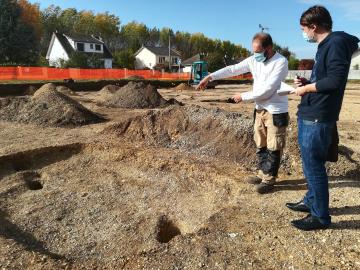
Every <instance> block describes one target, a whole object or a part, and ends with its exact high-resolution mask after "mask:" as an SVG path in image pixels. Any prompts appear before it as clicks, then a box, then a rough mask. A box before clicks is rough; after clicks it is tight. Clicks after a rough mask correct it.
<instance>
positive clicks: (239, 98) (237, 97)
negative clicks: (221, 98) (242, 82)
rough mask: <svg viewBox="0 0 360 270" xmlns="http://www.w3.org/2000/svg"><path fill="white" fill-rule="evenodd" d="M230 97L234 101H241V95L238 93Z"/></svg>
mask: <svg viewBox="0 0 360 270" xmlns="http://www.w3.org/2000/svg"><path fill="white" fill-rule="evenodd" d="M232 99H233V100H234V101H235V102H236V103H239V102H241V101H242V97H241V95H240V94H235V95H234V96H233V97H232Z"/></svg>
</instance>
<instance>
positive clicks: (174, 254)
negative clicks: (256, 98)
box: [0, 84, 360, 269]
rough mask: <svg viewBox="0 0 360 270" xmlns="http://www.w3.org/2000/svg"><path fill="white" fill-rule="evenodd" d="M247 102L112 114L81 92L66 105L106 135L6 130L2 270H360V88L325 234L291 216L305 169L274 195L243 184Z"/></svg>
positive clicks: (347, 111) (349, 112)
mask: <svg viewBox="0 0 360 270" xmlns="http://www.w3.org/2000/svg"><path fill="white" fill-rule="evenodd" d="M250 88H251V85H240V86H239V85H226V86H225V85H219V86H217V87H216V89H214V90H208V91H205V92H196V91H192V90H183V91H178V90H176V89H161V90H160V91H159V92H160V94H161V95H162V96H163V97H164V98H166V99H170V98H176V99H177V100H178V101H181V102H183V103H184V104H186V106H185V107H186V109H182V108H180V107H179V106H174V107H171V106H170V107H167V108H162V109H119V108H108V107H105V106H102V105H99V103H98V102H97V100H98V98H99V93H91V92H84V93H79V94H78V95H74V96H72V98H75V99H76V100H77V101H79V102H80V103H81V104H82V105H83V106H85V107H86V108H87V109H89V110H91V111H93V112H96V113H98V114H99V115H102V116H103V117H104V118H106V119H108V121H107V122H104V123H98V124H92V125H85V126H81V127H77V128H72V129H70V128H51V127H38V126H35V125H29V124H19V123H11V122H4V121H1V122H0V166H1V167H0V247H1V248H0V268H1V269H360V233H359V232H360V230H359V229H360V218H359V215H360V196H359V195H360V189H359V188H360V177H359V174H360V163H359V162H360V137H359V133H360V126H359V123H360V105H359V103H360V85H356V84H349V85H348V87H347V91H346V96H345V100H344V105H343V110H342V113H341V119H340V122H339V131H340V144H341V160H340V162H339V164H337V165H336V164H335V165H331V166H330V167H329V172H330V173H331V175H332V177H331V178H330V204H331V214H332V218H333V222H334V224H333V226H332V227H331V228H330V229H328V230H325V231H318V232H301V231H298V230H296V229H294V228H293V227H291V226H290V224H289V222H290V220H292V219H296V218H300V217H302V216H303V214H299V213H294V212H291V211H289V210H288V209H286V207H285V206H284V204H285V203H286V202H289V201H297V200H299V199H300V198H301V197H302V196H303V194H304V192H305V191H306V184H305V182H304V179H303V177H302V175H301V174H300V173H299V172H300V170H299V167H300V166H301V165H300V164H299V163H298V159H293V160H290V159H289V160H286V162H285V163H284V164H283V166H282V169H281V177H280V179H279V182H278V184H277V186H276V188H275V190H274V192H272V193H270V194H266V195H258V194H257V193H255V192H254V188H253V186H250V185H248V184H246V183H244V182H243V179H244V177H246V176H247V175H249V174H250V173H251V172H250V171H251V170H252V169H253V160H254V154H253V152H252V150H254V146H253V144H252V142H251V132H250V131H249V130H247V128H248V127H249V126H251V115H252V111H253V105H252V104H229V103H225V102H224V101H225V100H226V99H227V98H228V97H230V96H232V95H233V94H234V93H238V92H242V91H246V90H247V89H250ZM298 100H299V99H298V98H297V97H290V110H291V117H292V120H293V121H295V112H296V105H297V103H298ZM195 105H199V106H201V107H200V108H198V107H194V106H195ZM201 108H205V109H208V110H203V109H201ZM219 108H220V109H223V110H225V112H222V111H221V110H219ZM194 119H195V120H196V121H195V120H194ZM239 123H241V126H240V124H239ZM239 127H246V128H244V130H239V129H240V128H239ZM232 134H234V136H235V135H236V136H235V137H234V136H231V135H232ZM289 134H296V128H295V127H294V126H292V129H291V130H289ZM294 136H295V135H292V137H291V136H290V144H289V147H290V148H291V147H294V145H296V143H294V141H291V140H293V139H294V138H295V137H294ZM207 141H209V142H208V143H207ZM237 141H238V142H239V143H238V144H236V142H237ZM291 143H292V144H291ZM290 150H291V149H290ZM290 150H288V153H289V154H291V153H293V152H292V151H293V150H291V151H290ZM254 151H255V150H254ZM237 152H238V153H239V154H238V155H236V153H237ZM226 153H231V154H229V155H226ZM294 155H295V154H294ZM287 163H291V164H287Z"/></svg>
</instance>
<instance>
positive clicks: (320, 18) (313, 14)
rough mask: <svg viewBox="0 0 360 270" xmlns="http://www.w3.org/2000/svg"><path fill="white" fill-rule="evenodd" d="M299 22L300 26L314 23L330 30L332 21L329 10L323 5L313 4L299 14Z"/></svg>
mask: <svg viewBox="0 0 360 270" xmlns="http://www.w3.org/2000/svg"><path fill="white" fill-rule="evenodd" d="M300 24H301V25H302V26H310V25H312V24H314V25H316V26H320V27H322V28H324V29H325V30H327V31H330V30H331V29H332V25H333V22H332V19H331V15H330V13H329V11H328V10H327V9H326V8H325V7H323V6H313V7H311V8H309V9H308V10H307V11H305V12H304V13H303V14H302V15H301V18H300Z"/></svg>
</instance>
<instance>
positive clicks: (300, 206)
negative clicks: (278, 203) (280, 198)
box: [285, 200, 310, 213]
mask: <svg viewBox="0 0 360 270" xmlns="http://www.w3.org/2000/svg"><path fill="white" fill-rule="evenodd" d="M285 205H286V207H287V208H289V209H291V210H293V211H297V212H305V213H310V208H309V207H308V206H307V205H306V204H305V203H304V201H303V200H301V201H300V202H297V203H286V204H285Z"/></svg>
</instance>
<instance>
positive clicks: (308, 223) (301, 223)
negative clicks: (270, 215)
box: [291, 215, 330, 231]
mask: <svg viewBox="0 0 360 270" xmlns="http://www.w3.org/2000/svg"><path fill="white" fill-rule="evenodd" d="M291 225H293V226H294V227H295V228H298V229H300V230H303V231H312V230H325V229H327V228H329V226H330V224H328V225H326V224H323V223H321V222H320V220H319V219H318V218H317V217H314V216H312V215H307V216H306V217H304V218H302V219H298V220H293V221H291Z"/></svg>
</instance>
